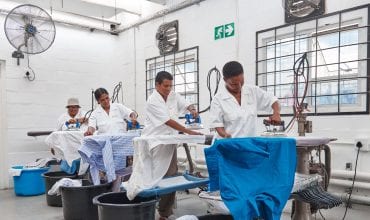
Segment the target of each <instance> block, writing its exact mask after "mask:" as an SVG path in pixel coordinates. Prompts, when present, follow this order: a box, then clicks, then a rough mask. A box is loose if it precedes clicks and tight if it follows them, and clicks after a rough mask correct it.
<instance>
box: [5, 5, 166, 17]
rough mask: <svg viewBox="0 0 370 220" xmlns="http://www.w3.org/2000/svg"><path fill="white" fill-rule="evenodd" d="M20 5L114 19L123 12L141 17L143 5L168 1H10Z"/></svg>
mask: <svg viewBox="0 0 370 220" xmlns="http://www.w3.org/2000/svg"><path fill="white" fill-rule="evenodd" d="M10 2H15V3H19V4H34V5H37V6H39V7H41V8H44V9H47V10H50V9H52V10H55V11H62V12H67V13H72V14H78V15H84V16H89V17H97V18H102V17H104V18H107V19H114V18H115V17H116V15H117V14H120V13H122V12H125V13H128V14H132V15H136V16H141V15H142V6H143V4H153V7H158V4H165V3H166V0H10Z"/></svg>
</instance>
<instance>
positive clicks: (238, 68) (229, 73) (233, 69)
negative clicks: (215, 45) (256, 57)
mask: <svg viewBox="0 0 370 220" xmlns="http://www.w3.org/2000/svg"><path fill="white" fill-rule="evenodd" d="M243 73H244V71H243V66H242V65H241V64H240V63H239V62H237V61H230V62H227V63H226V64H225V65H224V67H223V68H222V75H223V76H224V78H226V79H228V78H230V77H234V76H238V75H240V74H243Z"/></svg>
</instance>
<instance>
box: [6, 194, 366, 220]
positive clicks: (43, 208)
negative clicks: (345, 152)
mask: <svg viewBox="0 0 370 220" xmlns="http://www.w3.org/2000/svg"><path fill="white" fill-rule="evenodd" d="M176 206H177V208H176V209H175V216H178V217H179V216H183V215H197V216H201V215H205V214H206V209H207V205H206V204H205V203H204V202H203V201H202V200H200V199H199V198H198V197H197V196H196V195H194V194H186V193H184V192H179V193H178V194H177V203H176ZM289 209H290V205H289V203H288V204H287V208H286V209H285V210H284V213H283V216H282V218H281V219H283V220H288V219H290V214H289ZM344 210H345V209H344V207H336V208H333V209H330V210H322V214H323V216H324V217H325V219H326V220H338V219H342V217H343V214H344ZM369 216H370V207H369V206H361V205H354V206H353V207H352V208H351V209H349V210H348V213H347V217H346V219H348V220H357V219H358V220H363V219H370V217H369ZM0 219H1V220H36V219H37V220H62V219H64V218H63V208H59V207H50V206H47V205H46V200H45V195H40V196H30V197H18V196H15V194H14V192H13V190H0ZM313 219H315V216H313ZM316 219H323V218H321V217H320V215H319V214H317V215H316Z"/></svg>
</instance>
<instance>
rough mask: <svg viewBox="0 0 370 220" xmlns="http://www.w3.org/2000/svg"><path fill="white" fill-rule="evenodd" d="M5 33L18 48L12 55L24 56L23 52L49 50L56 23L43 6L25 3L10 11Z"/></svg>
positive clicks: (15, 56)
mask: <svg viewBox="0 0 370 220" xmlns="http://www.w3.org/2000/svg"><path fill="white" fill-rule="evenodd" d="M4 30H5V35H6V37H7V38H8V41H9V42H10V44H11V45H12V46H13V47H14V48H15V49H17V51H14V53H13V54H12V56H13V57H14V58H17V59H18V65H19V58H24V55H23V53H27V54H38V53H42V52H44V51H45V50H47V49H48V48H49V47H50V46H51V45H52V44H53V42H54V39H55V25H54V22H53V20H52V19H51V17H50V15H49V14H48V13H47V12H46V11H45V10H43V9H42V8H40V7H38V6H35V5H30V4H25V5H19V6H17V7H15V8H14V9H13V10H11V11H10V12H9V14H8V15H7V16H6V18H5V22H4Z"/></svg>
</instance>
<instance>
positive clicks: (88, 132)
mask: <svg viewBox="0 0 370 220" xmlns="http://www.w3.org/2000/svg"><path fill="white" fill-rule="evenodd" d="M91 135H93V132H91V131H90V130H87V131H86V132H85V133H84V136H91Z"/></svg>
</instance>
